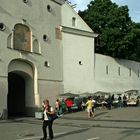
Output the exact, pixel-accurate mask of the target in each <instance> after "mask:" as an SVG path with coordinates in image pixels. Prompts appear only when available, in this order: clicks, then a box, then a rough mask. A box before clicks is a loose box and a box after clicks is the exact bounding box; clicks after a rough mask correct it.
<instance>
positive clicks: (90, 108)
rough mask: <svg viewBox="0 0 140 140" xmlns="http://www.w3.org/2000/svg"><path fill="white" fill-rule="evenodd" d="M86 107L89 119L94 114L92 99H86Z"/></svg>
mask: <svg viewBox="0 0 140 140" xmlns="http://www.w3.org/2000/svg"><path fill="white" fill-rule="evenodd" d="M86 105H87V113H88V118H91V116H93V117H94V113H93V111H92V99H91V97H89V98H88V101H87V103H86Z"/></svg>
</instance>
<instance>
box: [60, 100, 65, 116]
mask: <svg viewBox="0 0 140 140" xmlns="http://www.w3.org/2000/svg"><path fill="white" fill-rule="evenodd" d="M61 108H62V114H64V113H65V112H66V103H65V101H64V99H62V101H61Z"/></svg>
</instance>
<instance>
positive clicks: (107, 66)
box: [106, 65, 108, 75]
mask: <svg viewBox="0 0 140 140" xmlns="http://www.w3.org/2000/svg"><path fill="white" fill-rule="evenodd" d="M106 74H107V75H108V65H107V66H106Z"/></svg>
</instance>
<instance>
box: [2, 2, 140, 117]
mask: <svg viewBox="0 0 140 140" xmlns="http://www.w3.org/2000/svg"><path fill="white" fill-rule="evenodd" d="M0 3H1V5H0V118H8V117H11V116H17V115H18V116H19V115H21V116H22V115H27V116H34V112H35V110H36V109H37V108H38V107H40V106H41V103H42V101H43V100H44V99H45V98H48V99H49V100H50V103H51V104H54V102H55V100H56V98H57V97H58V96H59V95H60V94H62V93H67V92H70V93H75V94H81V93H85V92H86V93H87V92H88V93H94V92H97V91H103V92H121V91H126V90H139V89H140V63H138V62H134V61H128V60H119V59H114V58H111V57H108V56H104V55H99V54H95V53H94V40H95V37H97V36H98V35H97V34H95V33H94V31H92V30H91V29H90V28H89V26H88V25H87V24H86V23H85V22H84V21H83V20H82V19H81V18H80V17H79V16H78V14H77V13H76V12H75V11H74V10H73V8H72V7H71V6H70V5H69V4H68V3H67V1H65V0H18V1H17V0H12V1H11V0H4V1H3V0H0Z"/></svg>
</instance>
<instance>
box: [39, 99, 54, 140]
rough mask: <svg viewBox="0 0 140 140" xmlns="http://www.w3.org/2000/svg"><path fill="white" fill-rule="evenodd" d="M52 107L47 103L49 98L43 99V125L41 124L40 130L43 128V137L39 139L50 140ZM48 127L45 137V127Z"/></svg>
mask: <svg viewBox="0 0 140 140" xmlns="http://www.w3.org/2000/svg"><path fill="white" fill-rule="evenodd" d="M54 113H55V112H54V109H53V108H52V107H51V106H50V105H49V100H45V101H44V120H43V125H42V130H43V138H41V139H40V140H52V139H53V137H54V135H53V129H52V125H53V120H52V119H51V118H52V117H51V116H52V115H53V114H54ZM47 127H48V130H49V138H48V139H47V130H46V128H47Z"/></svg>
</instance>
